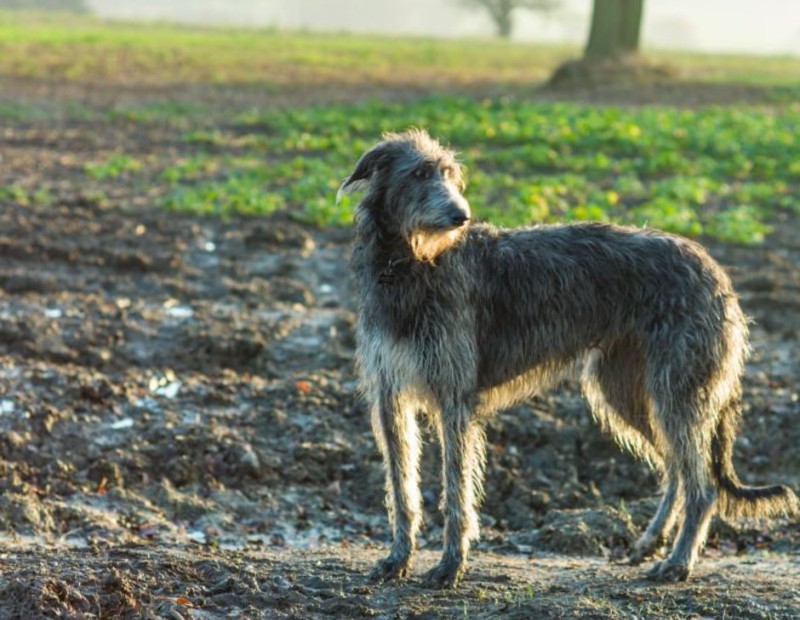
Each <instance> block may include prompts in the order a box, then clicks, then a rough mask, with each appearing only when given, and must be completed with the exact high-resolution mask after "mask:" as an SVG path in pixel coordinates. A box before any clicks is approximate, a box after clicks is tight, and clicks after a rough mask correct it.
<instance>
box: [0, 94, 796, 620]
mask: <svg viewBox="0 0 800 620" xmlns="http://www.w3.org/2000/svg"><path fill="white" fill-rule="evenodd" d="M4 86H5V87H6V90H5V96H9V95H8V92H9V91H8V84H7V83H5V84H4ZM34 86H35V85H33V86H31V85H30V84H27V85H25V84H23V85H21V86H20V92H23V91H24V92H25V97H30V96H33V95H31V94H30V92H33V91H35V88H34ZM25 88H28V90H25ZM29 91H30V92H29ZM50 96H52V93H49V94H48V97H50ZM170 131H171V130H170V129H169V128H168V127H154V128H153V129H152V130H151V131H150V132H149V133H148V132H147V131H143V130H142V129H141V127H136V128H133V127H129V126H127V125H125V123H124V121H108V122H105V121H103V122H92V123H89V122H87V121H80V120H70V121H67V120H65V119H63V118H59V119H51V120H48V119H46V118H44V119H41V118H40V119H38V120H36V121H30V122H27V121H18V120H17V121H11V120H4V121H0V157H1V158H2V160H1V161H0V165H1V166H2V167H1V168H0V184H3V183H5V184H8V183H11V182H14V183H16V184H21V185H23V186H25V187H30V188H34V187H36V186H37V184H46V186H47V187H48V188H49V192H50V197H49V198H48V200H47V201H43V203H42V204H39V203H37V201H36V200H33V201H29V203H28V204H24V205H23V204H20V202H19V201H18V200H15V199H14V198H13V197H11V196H6V197H4V198H0V430H1V431H2V436H0V568H1V569H2V573H0V618H40V617H48V618H49V617H61V618H118V617H122V618H138V617H144V618H162V617H163V618H228V617H231V618H260V617H263V618H273V617H277V618H283V617H287V618H294V617H302V618H317V617H323V616H334V617H341V618H355V617H365V618H366V617H380V618H436V617H469V618H472V617H518V618H566V617H575V618H670V617H675V618H678V617H680V618H686V617H691V618H797V617H800V522H798V521H797V520H796V519H795V520H789V519H784V520H776V521H772V522H769V523H762V522H744V523H738V524H726V523H723V522H721V521H716V522H715V523H714V525H713V529H712V535H711V537H710V540H709V544H708V547H707V549H706V550H705V552H704V555H703V558H702V561H701V563H700V566H699V568H698V570H697V575H696V578H695V579H694V580H693V581H692V582H690V583H688V584H678V585H653V584H651V583H649V582H646V581H644V580H643V579H642V578H641V569H638V568H631V567H627V566H622V565H618V564H614V563H612V562H611V561H610V560H609V558H610V557H611V556H612V555H614V554H615V553H617V552H619V551H624V550H625V549H627V548H628V547H629V546H630V545H631V544H632V542H633V541H634V540H635V538H636V535H637V532H638V531H639V530H640V529H641V528H642V526H643V525H644V524H645V523H646V521H647V519H648V517H649V516H650V514H651V512H652V511H653V510H654V508H655V504H656V501H657V487H658V484H657V482H658V481H657V478H656V477H655V476H654V474H653V473H651V472H650V471H648V469H647V468H646V467H645V466H644V465H642V464H640V463H638V462H636V461H635V460H633V459H632V458H631V457H629V456H628V455H626V454H624V453H622V452H620V451H619V450H618V449H617V448H616V447H615V445H614V444H613V443H612V442H611V441H610V440H609V439H608V438H607V437H604V436H603V435H602V434H601V433H600V432H599V430H598V429H597V427H596V425H595V424H594V423H593V422H592V420H591V418H590V416H589V414H588V410H587V408H586V405H585V404H584V401H583V400H582V399H581V397H580V395H579V393H578V391H577V389H576V385H575V382H574V381H568V382H567V383H566V385H565V386H564V387H563V388H562V389H559V390H557V391H555V392H553V393H550V394H547V395H544V396H542V397H539V398H536V399H534V400H532V401H531V402H529V403H526V404H525V405H522V406H519V407H516V408H514V409H513V410H511V411H507V412H504V413H502V414H500V415H499V416H498V417H497V419H496V420H494V421H493V422H492V423H491V425H490V428H489V434H488V439H489V467H488V474H487V476H488V479H487V484H486V489H487V499H486V503H485V506H484V508H483V510H482V519H483V538H482V541H481V542H480V543H479V544H478V545H477V549H476V551H475V552H474V553H473V555H472V558H471V563H470V569H469V571H468V573H467V576H466V578H465V580H464V582H463V584H462V586H461V589H460V590H458V591H457V592H438V591H432V590H428V589H426V588H424V587H422V585H421V581H420V580H419V578H418V575H419V573H421V572H422V571H423V570H424V569H426V568H427V567H429V566H431V565H433V563H434V562H435V561H436V556H437V550H438V549H439V548H440V544H439V540H440V536H441V518H440V516H439V514H438V511H437V508H436V507H437V503H438V498H437V496H438V487H437V485H438V482H437V476H436V475H435V472H436V470H437V467H438V466H437V454H436V447H435V444H434V443H433V442H432V438H431V437H430V436H428V449H427V451H426V455H425V463H424V467H423V471H424V500H425V512H426V524H427V525H426V529H425V531H424V533H423V537H422V538H421V540H420V546H421V549H422V551H421V553H420V557H419V559H418V562H417V566H416V570H415V573H414V576H413V577H412V578H410V579H409V580H407V581H404V582H400V583H397V584H390V585H385V586H374V585H369V584H367V583H366V582H365V580H364V579H363V574H364V572H365V571H367V570H368V569H369V567H370V565H371V564H372V563H373V562H375V561H376V560H377V559H378V558H379V557H380V556H381V554H382V553H384V552H385V549H386V545H387V541H388V539H389V532H388V530H387V521H386V516H385V511H384V509H383V492H382V486H383V473H382V468H381V462H380V458H379V455H378V453H377V451H376V448H375V444H374V442H373V439H372V436H371V432H370V428H369V423H368V416H367V413H366V411H365V407H364V405H363V403H362V402H361V401H360V400H359V399H358V398H357V396H356V394H355V386H356V382H355V376H354V364H353V351H354V336H353V324H354V312H353V303H352V301H353V298H352V293H351V288H350V284H349V281H348V273H347V266H346V262H347V256H348V247H349V240H350V239H349V235H350V233H349V231H347V230H322V231H321V230H314V229H310V228H307V227H303V226H301V225H299V224H297V223H295V222H293V221H292V220H290V219H287V218H282V217H272V218H269V219H254V218H233V219H229V220H226V221H221V220H219V219H213V218H204V217H196V216H191V215H186V214H176V213H166V212H164V211H161V210H157V209H155V208H154V207H153V206H152V203H153V200H152V191H151V190H153V187H151V186H147V185H146V184H145V185H142V184H141V183H140V184H138V185H126V184H125V183H117V184H115V185H113V186H111V187H108V188H106V189H107V191H106V192H105V193H104V194H103V198H100V197H98V194H97V193H95V192H91V191H87V189H86V182H87V181H86V175H85V174H84V172H83V165H84V163H85V162H86V161H91V160H93V159H94V158H96V157H97V155H98V153H102V152H106V151H110V150H120V151H124V152H131V153H139V154H148V153H153V152H156V153H157V152H165V151H166V152H176V153H177V152H179V151H180V149H181V148H186V146H185V142H183V141H181V140H180V136H179V134H178V133H175V134H174V135H173V134H171V133H170ZM45 203H46V204H45ZM787 217H788V216H787ZM776 231H777V232H776V233H775V234H774V235H772V237H771V238H770V239H769V240H768V242H767V243H765V244H764V245H763V246H761V247H755V248H743V247H733V246H726V245H720V244H711V249H712V252H713V254H714V255H715V256H716V257H717V258H718V259H719V260H720V261H721V262H722V263H723V264H724V265H725V266H726V267H727V268H728V269H729V271H730V273H731V274H732V276H733V278H734V281H735V284H736V286H737V288H738V290H739V291H740V293H741V296H742V303H743V305H744V307H745V309H746V311H747V312H748V313H749V314H750V315H752V316H753V317H754V319H755V324H754V325H753V330H752V332H753V346H754V354H753V357H752V359H751V361H750V363H749V364H748V367H747V378H746V413H745V421H744V424H743V428H742V433H741V436H740V437H739V440H738V442H737V445H736V464H737V468H738V470H739V472H740V473H741V477H742V478H743V479H744V480H745V481H746V482H752V483H755V482H758V483H765V484H766V483H774V482H783V483H788V484H791V485H793V486H794V487H795V488H800V396H798V391H800V226H798V225H797V221H796V220H792V219H787V220H786V221H783V222H779V225H778V226H777V227H776Z"/></svg>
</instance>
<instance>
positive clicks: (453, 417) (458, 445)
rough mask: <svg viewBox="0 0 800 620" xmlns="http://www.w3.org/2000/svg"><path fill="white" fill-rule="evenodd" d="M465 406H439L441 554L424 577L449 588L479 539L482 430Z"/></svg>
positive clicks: (483, 459) (455, 580)
mask: <svg viewBox="0 0 800 620" xmlns="http://www.w3.org/2000/svg"><path fill="white" fill-rule="evenodd" d="M471 413H472V412H471V408H470V407H469V406H467V405H466V404H464V403H457V402H453V403H449V404H446V405H443V406H442V410H441V418H440V419H439V420H438V424H439V438H440V443H441V446H442V484H443V493H442V510H443V512H444V553H443V555H442V559H441V561H440V562H439V564H438V565H437V566H436V567H435V568H433V569H432V570H431V571H429V572H428V573H427V575H426V576H425V580H426V582H427V583H428V584H430V585H432V586H435V587H441V588H450V587H453V586H454V585H456V584H457V583H458V580H459V579H460V578H461V576H462V575H463V572H464V569H465V567H466V561H467V553H468V551H469V544H470V540H472V539H475V538H477V537H478V534H479V525H480V524H479V519H478V512H477V506H478V503H479V502H480V500H481V495H482V492H481V488H482V478H483V469H484V463H485V438H484V430H483V427H482V426H481V425H480V424H479V423H478V422H475V421H473V420H472V419H471Z"/></svg>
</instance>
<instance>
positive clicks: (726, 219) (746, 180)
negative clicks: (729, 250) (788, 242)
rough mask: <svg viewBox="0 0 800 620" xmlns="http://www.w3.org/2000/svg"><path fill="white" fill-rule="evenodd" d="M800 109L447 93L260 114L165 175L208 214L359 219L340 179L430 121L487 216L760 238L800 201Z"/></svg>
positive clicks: (478, 210) (323, 221) (183, 199)
mask: <svg viewBox="0 0 800 620" xmlns="http://www.w3.org/2000/svg"><path fill="white" fill-rule="evenodd" d="M798 125H800V107H798V106H794V107H789V108H785V109H781V110H768V109H764V108H730V107H725V108H723V107H719V108H701V109H696V110H677V109H672V108H628V109H624V108H613V107H604V108H597V107H592V106H586V105H577V104H566V103H527V102H521V101H510V100H485V101H482V102H481V101H475V100H472V99H469V98H446V97H445V98H443V97H434V98H430V99H427V100H423V101H420V102H418V103H416V104H413V105H390V104H381V103H370V104H363V105H359V106H326V107H319V108H307V109H296V110H274V111H269V112H259V113H250V114H247V115H244V116H241V117H239V118H238V119H237V120H236V123H235V128H234V129H232V130H231V131H230V132H225V131H222V130H216V131H213V132H199V131H192V132H188V133H186V134H185V135H184V140H185V141H186V143H187V144H192V145H198V144H199V145H207V146H213V147H214V149H215V151H214V153H218V152H219V151H220V150H222V151H223V152H225V150H229V151H230V152H233V151H236V152H237V155H236V156H233V155H222V156H220V155H219V154H213V153H212V152H206V153H204V152H200V153H196V154H194V155H193V156H192V157H191V158H188V159H185V160H182V161H179V162H177V163H171V164H170V165H169V166H167V167H165V168H164V169H163V170H161V171H160V175H161V178H162V179H166V180H168V181H169V183H170V184H171V186H172V189H171V190H170V191H169V193H168V194H167V197H166V199H165V204H166V206H168V207H169V208H173V209H188V210H195V211H200V212H204V213H210V212H215V213H221V214H230V213H233V212H246V213H254V214H257V213H269V212H272V211H275V210H278V209H287V210H288V211H289V212H290V213H291V214H293V215H294V216H295V217H297V218H299V219H302V220H305V221H309V222H313V223H316V224H320V225H331V224H342V223H347V222H349V221H350V217H351V210H352V204H348V202H347V201H345V203H343V204H340V205H339V206H336V205H335V194H336V189H337V187H338V185H339V183H340V181H341V179H342V178H343V177H345V176H346V175H347V174H348V172H349V171H350V169H351V167H352V166H353V164H354V163H355V161H356V160H357V158H358V156H359V155H360V154H361V153H362V152H363V151H364V150H365V149H366V148H368V147H369V146H370V145H371V144H372V143H373V142H374V141H375V140H376V139H377V137H378V136H379V135H380V134H381V132H383V131H387V130H402V129H404V128H407V127H412V126H414V127H425V128H428V129H429V130H430V132H431V133H432V134H433V135H435V136H438V137H439V138H441V139H442V140H443V141H445V142H446V143H449V144H450V145H451V146H453V147H454V148H455V149H457V150H458V151H459V152H460V157H461V159H462V161H463V162H464V163H465V164H466V166H467V170H468V173H467V176H468V180H469V186H468V189H467V194H466V195H467V198H468V199H469V200H470V202H471V204H472V207H473V211H474V212H475V214H476V215H477V217H479V218H481V219H486V220H490V221H492V222H494V223H497V224H500V225H508V226H516V225H520V224H532V223H537V222H550V221H564V220H567V221H570V220H584V219H592V220H601V221H615V222H621V223H630V224H635V225H649V226H654V227H658V228H664V229H666V230H670V231H674V232H678V233H681V234H686V235H693V236H695V235H701V234H705V235H709V236H712V237H717V238H720V239H724V240H728V241H733V242H740V243H753V242H759V241H761V240H762V239H763V237H764V235H765V234H766V233H767V232H768V231H769V226H768V221H769V219H770V216H771V214H773V213H774V212H775V210H776V209H778V208H793V209H796V210H798V211H800V209H799V208H798V203H797V200H796V198H795V196H796V194H797V191H798V188H799V187H800V164H798V162H800V138H798V135H797V131H796V127H797V126H798Z"/></svg>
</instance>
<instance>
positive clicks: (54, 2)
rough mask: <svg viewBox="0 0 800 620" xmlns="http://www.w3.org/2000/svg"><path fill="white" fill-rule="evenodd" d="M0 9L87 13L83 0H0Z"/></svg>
mask: <svg viewBox="0 0 800 620" xmlns="http://www.w3.org/2000/svg"><path fill="white" fill-rule="evenodd" d="M0 9H6V10H12V11H14V10H16V11H61V12H62V13H89V12H90V10H89V6H88V5H87V4H86V2H85V0H0Z"/></svg>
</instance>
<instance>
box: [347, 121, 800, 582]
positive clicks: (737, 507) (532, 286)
mask: <svg viewBox="0 0 800 620" xmlns="http://www.w3.org/2000/svg"><path fill="white" fill-rule="evenodd" d="M462 185H463V181H462V173H461V168H460V167H459V165H458V163H457V162H456V160H455V157H454V155H453V153H452V152H451V151H449V150H448V149H445V148H443V147H442V146H440V145H439V143H438V142H436V141H435V140H432V139H431V138H430V137H429V136H428V135H427V134H426V133H425V132H422V131H416V130H413V131H409V132H406V133H403V134H390V135H387V136H385V137H384V140H383V141H382V142H381V143H379V144H378V145H376V146H375V147H373V148H372V149H371V150H370V151H368V152H367V153H365V154H364V156H363V157H362V158H361V159H360V161H359V162H358V164H357V165H356V168H355V170H354V171H353V173H352V174H351V175H350V177H349V178H348V179H347V180H346V181H345V183H344V184H343V186H342V191H348V190H350V189H353V188H354V187H360V188H362V189H366V194H365V196H364V198H363V199H362V200H361V202H360V203H359V205H358V207H357V209H356V227H357V236H356V243H355V247H354V252H353V259H352V267H353V270H354V274H355V278H356V284H357V288H358V296H359V324H358V342H359V345H358V358H359V365H360V371H361V375H362V379H363V387H364V390H365V392H366V395H367V398H368V399H369V402H370V403H371V406H372V422H373V429H374V432H375V436H376V438H377V441H378V444H379V446H380V449H381V451H382V453H383V456H384V459H385V463H386V468H387V505H388V508H389V512H390V516H391V520H392V524H393V531H394V540H393V544H392V549H391V552H390V554H389V556H388V557H387V558H386V559H385V560H383V561H382V562H381V563H380V564H379V565H378V566H377V567H376V568H375V570H374V571H373V573H372V576H373V577H374V578H377V579H388V578H392V577H396V576H400V575H404V574H406V573H407V571H408V569H409V567H410V561H411V556H412V552H413V549H414V540H415V536H416V533H417V530H418V528H419V525H420V514H421V510H420V501H421V500H420V491H419V471H418V468H419V453H420V445H419V437H418V429H417V419H416V417H417V412H418V411H424V412H425V413H426V414H427V415H428V416H429V417H430V418H431V419H432V420H433V421H434V423H435V426H436V428H437V430H438V434H439V439H440V442H441V444H442V454H443V459H442V461H443V471H442V475H443V479H444V485H443V487H444V491H443V498H442V509H443V511H444V516H445V534H444V536H445V540H444V554H443V557H442V561H441V563H440V564H439V565H438V566H437V567H436V568H434V569H433V570H432V571H431V572H430V573H428V576H427V579H428V580H429V581H430V582H432V583H434V584H436V585H444V586H450V585H452V584H454V583H455V582H456V581H457V580H458V579H459V577H460V576H461V574H462V572H463V569H464V566H465V562H466V556H467V551H468V548H469V541H470V540H471V539H474V538H476V537H477V536H478V514H477V507H478V505H479V503H480V500H481V497H482V486H481V485H482V480H483V469H484V463H485V455H484V443H485V442H484V430H483V424H484V422H485V420H486V418H487V417H488V416H489V415H491V414H492V413H493V412H494V411H496V410H497V409H498V408H501V407H506V406H508V405H510V404H512V403H514V402H518V401H519V400H522V399H524V398H526V397H528V396H530V395H532V394H533V393H535V392H537V391H540V390H542V389H544V388H545V387H547V386H549V385H551V384H553V383H554V382H555V381H556V380H557V379H558V378H559V377H560V376H562V375H563V373H564V372H565V371H566V370H568V369H570V368H571V367H573V366H574V363H575V361H576V360H585V366H584V371H583V375H582V385H583V388H584V392H585V394H586V396H587V397H588V400H589V402H590V405H591V408H592V411H593V413H594V415H595V417H596V418H597V419H598V421H599V422H600V424H601V425H602V427H603V428H604V429H605V430H606V431H608V432H609V433H611V434H612V435H613V436H614V437H615V438H616V439H617V441H618V442H619V443H620V444H621V445H622V446H624V447H626V448H628V449H630V450H631V451H633V452H634V453H635V454H637V455H638V456H640V457H642V458H644V459H646V460H647V461H649V462H650V463H651V464H653V465H654V466H656V467H658V468H659V469H660V470H661V471H663V474H664V496H663V498H662V501H661V504H660V506H659V509H658V511H657V513H656V515H655V516H654V517H653V520H652V521H651V523H650V525H649V527H648V528H647V530H646V532H645V533H644V534H643V535H642V537H641V538H640V540H639V541H638V542H637V544H636V546H635V548H634V549H633V550H632V552H631V554H630V559H631V561H633V562H639V561H641V560H643V559H644V558H646V557H648V556H649V555H651V554H652V553H653V552H654V551H655V550H656V549H657V548H658V547H659V546H660V544H661V542H662V541H663V538H664V537H665V536H667V535H668V534H669V531H670V529H671V528H672V527H673V525H674V524H675V523H676V521H677V522H680V529H679V533H678V535H677V537H676V540H675V542H674V545H673V547H672V551H671V553H670V555H669V556H668V557H667V559H666V560H664V561H662V562H660V563H658V564H657V565H656V566H655V567H654V568H653V569H652V570H651V571H650V573H649V574H650V575H651V577H653V578H656V579H662V580H675V579H686V578H687V577H688V575H689V573H690V571H691V569H692V566H693V565H694V563H695V561H696V559H697V554H698V551H699V548H700V547H701V546H702V544H703V543H704V541H705V538H706V532H707V528H708V524H709V521H710V518H711V516H712V515H713V514H714V513H715V511H720V512H722V513H723V514H725V515H731V516H740V515H747V516H769V515H772V514H776V513H779V512H782V511H787V512H788V511H793V510H795V509H796V508H797V498H796V497H795V495H794V494H793V493H792V491H791V490H789V489H788V488H786V487H783V486H773V487H759V488H751V487H744V486H742V485H741V483H740V482H739V480H738V478H737V477H736V474H735V471H734V469H733V465H732V461H731V457H732V451H733V440H734V432H735V428H736V425H737V422H738V417H739V411H740V400H741V387H740V377H741V374H742V371H743V365H744V360H745V355H746V353H747V346H748V345H747V325H746V320H745V317H744V316H743V314H742V312H741V310H740V308H739V304H738V301H737V298H736V295H735V293H734V291H733V289H732V287H731V283H730V280H729V279H728V277H727V275H726V274H725V273H724V272H723V271H722V269H721V268H720V267H719V266H718V265H717V264H716V263H715V262H714V261H713V260H712V259H711V258H710V257H709V255H708V254H707V253H706V251H705V250H704V249H703V248H702V247H701V246H699V245H698V244H696V243H694V242H692V241H689V240H687V239H683V238H680V237H676V236H672V235H668V234H665V233H660V232H656V231H649V230H641V229H631V228H622V227H617V226H609V225H599V224H575V225H560V226H559V225H557V226H540V227H534V228H526V229H518V230H501V229H497V228H494V227H492V226H488V225H473V226H470V225H469V216H470V213H469V206H468V204H467V202H466V200H465V199H464V198H463V196H462V195H461V190H462Z"/></svg>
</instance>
